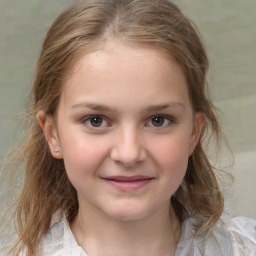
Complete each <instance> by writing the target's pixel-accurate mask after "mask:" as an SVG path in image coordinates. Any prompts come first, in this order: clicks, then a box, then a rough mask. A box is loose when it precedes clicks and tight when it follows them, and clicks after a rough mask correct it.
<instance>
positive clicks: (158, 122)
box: [152, 116, 165, 127]
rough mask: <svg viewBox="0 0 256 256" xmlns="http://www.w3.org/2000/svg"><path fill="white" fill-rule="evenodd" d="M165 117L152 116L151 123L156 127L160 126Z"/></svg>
mask: <svg viewBox="0 0 256 256" xmlns="http://www.w3.org/2000/svg"><path fill="white" fill-rule="evenodd" d="M164 121H165V118H164V117H162V116H156V117H154V118H152V124H153V125H154V126H156V127H160V126H162V125H163V124H164Z"/></svg>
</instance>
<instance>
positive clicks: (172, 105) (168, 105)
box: [146, 102, 185, 112]
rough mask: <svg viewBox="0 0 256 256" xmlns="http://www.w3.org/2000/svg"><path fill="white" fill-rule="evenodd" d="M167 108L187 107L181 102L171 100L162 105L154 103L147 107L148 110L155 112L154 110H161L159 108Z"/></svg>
mask: <svg viewBox="0 0 256 256" xmlns="http://www.w3.org/2000/svg"><path fill="white" fill-rule="evenodd" d="M167 108H182V109H185V106H184V105H183V104H182V103H181V102H170V103H166V104H160V105H152V106H149V107H147V109H146V110H147V111H148V112H153V111H159V110H164V109H167Z"/></svg>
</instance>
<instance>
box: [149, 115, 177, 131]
mask: <svg viewBox="0 0 256 256" xmlns="http://www.w3.org/2000/svg"><path fill="white" fill-rule="evenodd" d="M155 117H162V118H164V119H167V120H168V121H169V123H168V124H167V125H164V126H159V127H157V126H154V125H147V126H148V127H153V128H156V129H164V128H167V127H169V126H170V125H171V124H175V123H176V119H175V118H174V117H173V116H170V115H165V114H157V115H153V116H151V117H150V118H149V119H148V121H147V122H146V124H148V123H149V122H151V121H152V119H153V118H155Z"/></svg>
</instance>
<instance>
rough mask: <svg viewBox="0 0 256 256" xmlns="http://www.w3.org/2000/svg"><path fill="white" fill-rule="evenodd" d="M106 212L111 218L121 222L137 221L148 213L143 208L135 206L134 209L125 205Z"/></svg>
mask: <svg viewBox="0 0 256 256" xmlns="http://www.w3.org/2000/svg"><path fill="white" fill-rule="evenodd" d="M106 214H107V215H108V216H109V217H111V218H112V219H113V220H116V221H121V222H130V221H138V220H142V219H144V218H146V217H147V216H148V215H150V213H149V211H147V210H145V209H141V208H139V207H136V209H134V208H132V207H127V206H125V207H122V208H121V209H115V210H114V209H113V211H111V212H110V211H108V212H107V213H106Z"/></svg>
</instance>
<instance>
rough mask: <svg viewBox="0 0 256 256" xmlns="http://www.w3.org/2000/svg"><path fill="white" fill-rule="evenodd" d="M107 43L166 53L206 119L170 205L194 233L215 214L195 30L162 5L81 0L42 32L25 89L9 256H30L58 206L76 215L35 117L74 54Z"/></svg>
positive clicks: (209, 118) (53, 96) (54, 100)
mask: <svg viewBox="0 0 256 256" xmlns="http://www.w3.org/2000/svg"><path fill="white" fill-rule="evenodd" d="M108 38H115V39H116V40H120V41H121V42H131V43H135V44H141V45H145V46H151V47H154V48H156V49H160V50H163V51H164V52H165V53H166V54H169V55H170V56H174V57H175V58H176V60H177V61H178V63H179V64H180V66H181V67H182V69H183V71H184V74H185V76H186V80H187V86H188V91H189V96H190V100H191V103H192V107H193V110H194V112H197V111H201V112H203V113H204V114H205V117H206V122H205V125H204V129H203V131H202V135H201V138H200V141H199V143H198V145H197V146H196V148H195V150H194V152H193V154H192V156H191V157H190V158H189V162H188V168H187V172H186V175H185V178H184V180H183V182H182V184H181V185H180V187H179V189H178V190H177V191H176V193H175V194H174V195H173V197H172V199H171V201H172V204H173V206H174V209H175V211H176V213H177V215H178V217H179V218H180V220H181V221H182V220H183V219H184V218H186V217H187V216H189V217H194V218H195V219H196V230H197V233H196V235H200V234H201V233H202V232H206V231H207V230H210V228H211V227H213V226H214V225H215V223H216V222H217V221H218V219H219V217H220V215H221V213H222V211H223V204H224V203H223V196H222V193H221V191H220V188H219V185H218V182H217V178H216V173H215V172H216V171H214V169H213V168H212V166H211V164H210V162H209V161H208V158H207V156H206V153H205V151H204V149H203V140H204V139H205V138H208V137H207V134H209V133H211V134H213V135H215V137H216V138H217V140H219V139H220V137H221V130H220V127H219V124H218V121H217V119H216V116H215V113H214V107H213V105H212V104H211V102H210V100H209V99H208V98H207V87H206V86H207V84H206V72H207V70H208V58H207V55H206V51H205V48H204V46H203V43H202V41H201V40H200V37H199V36H198V32H197V31H196V29H195V27H194V26H193V25H192V24H191V22H190V21H189V20H188V19H187V18H186V17H185V16H184V15H183V14H182V13H181V11H180V10H179V9H178V8H177V7H176V6H175V5H174V4H172V3H171V2H170V1H168V0H87V1H81V2H79V3H76V4H74V5H73V6H71V7H70V8H69V9H67V10H66V11H64V12H63V13H62V14H61V15H60V16H59V17H58V18H57V19H56V21H55V22H54V23H53V25H52V27H51V28H50V30H49V31H48V33H47V36H46V38H45V41H44V43H43V46H42V51H41V54H40V57H39V60H38V64H37V69H36V77H35V81H34V85H33V88H32V91H31V98H30V105H29V108H30V109H29V111H28V117H27V119H26V123H27V130H26V133H25V138H24V141H23V144H22V146H21V148H20V150H19V151H18V153H17V154H16V155H15V156H14V158H13V159H14V160H12V163H13V164H14V165H15V166H16V167H17V166H18V165H20V164H21V165H23V166H24V169H25V170H24V171H25V181H24V187H23V190H22V193H21V195H20V197H19V199H18V201H17V205H16V208H15V214H14V216H13V218H14V219H15V220H16V222H17V232H18V240H17V243H16V244H15V245H14V246H13V248H12V253H14V254H15V255H18V254H19V253H20V252H21V251H26V252H27V254H28V255H35V254H36V248H37V247H38V245H39V244H40V240H41V238H42V236H43V235H44V234H46V233H47V231H48V229H49V226H50V222H51V218H52V215H53V214H54V212H55V211H56V210H58V209H62V210H63V212H64V213H65V214H66V216H67V219H68V221H70V222H71V221H72V220H73V219H74V217H75V216H76V214H77V211H78V200H77V194H76V190H75V189H74V187H73V186H72V184H71V183H70V181H69V179H68V177H67V175H66V172H65V167H64V163H63V161H62V160H58V159H55V158H53V157H52V155H51V153H50V150H49V148H48V144H47V142H46V139H45V136H44V133H43V131H42V130H41V128H40V126H39V124H38V122H37V120H36V113H37V112H38V111H40V110H43V111H44V112H45V113H46V115H52V116H53V117H54V116H55V114H56V109H57V107H58V102H59V99H60V95H61V92H62V85H63V83H64V80H65V74H66V73H67V71H68V70H69V67H70V65H71V64H72V62H73V61H75V59H76V57H77V56H78V55H79V53H81V52H82V51H83V52H84V51H85V50H88V51H90V50H91V49H93V47H94V46H95V45H97V44H98V43H102V42H103V43H104V41H106V40H108Z"/></svg>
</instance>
